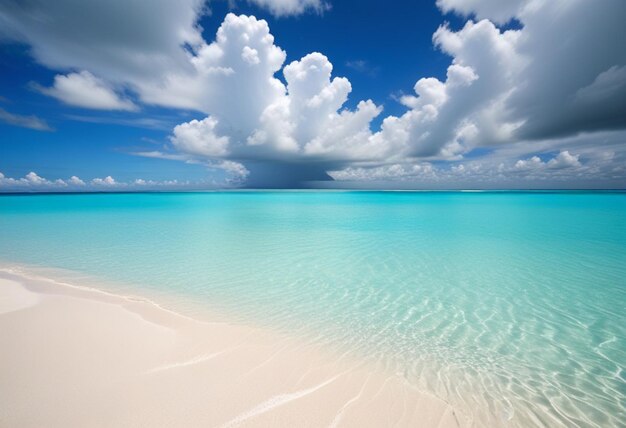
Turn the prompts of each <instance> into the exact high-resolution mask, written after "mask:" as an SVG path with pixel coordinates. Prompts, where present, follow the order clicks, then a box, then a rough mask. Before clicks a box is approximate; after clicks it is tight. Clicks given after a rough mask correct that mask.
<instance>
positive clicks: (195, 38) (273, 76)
mask: <svg viewBox="0 0 626 428" xmlns="http://www.w3.org/2000/svg"><path fill="white" fill-rule="evenodd" d="M625 21H626V2H624V1H623V0H599V1H595V2H590V1H588V0H550V1H548V0H432V1H430V0H429V1H401V2H380V1H375V0H362V1H347V0H343V1H339V0H230V1H227V0H206V1H203V0H180V1H177V2H174V1H171V0H136V1H133V2H128V1H127V0H110V1H108V2H100V1H93V0H92V1H87V0H57V1H55V2H50V1H46V0H29V1H28V2H25V1H22V0H2V1H0V192H12V191H20V192H23V191H136V190H202V189H215V188H218V189H221V188H227V189H229V188H357V189H369V188H372V189H624V188H626V48H625V46H624V40H626V26H624V25H623V22H625Z"/></svg>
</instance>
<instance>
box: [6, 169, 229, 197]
mask: <svg viewBox="0 0 626 428" xmlns="http://www.w3.org/2000/svg"><path fill="white" fill-rule="evenodd" d="M225 168H226V167H225ZM227 184H228V183H227ZM234 184H237V183H232V185H234ZM217 186H220V187H223V186H224V183H218V182H211V181H200V182H191V181H178V180H145V179H142V178H137V179H135V180H130V181H117V180H115V179H114V178H113V177H111V176H106V177H104V178H98V177H96V178H94V179H92V180H89V181H84V180H82V179H80V178H79V177H77V176H75V175H73V176H71V177H70V178H68V179H67V180H63V179H60V178H59V179H55V180H50V179H47V178H44V177H41V176H40V175H38V174H37V173H35V172H32V171H31V172H29V173H28V174H26V175H25V176H24V177H21V178H12V177H7V176H5V175H4V174H3V173H1V172H0V192H72V191H85V190H93V191H99V192H114V191H119V190H125V191H126V190H160V189H203V188H207V187H217Z"/></svg>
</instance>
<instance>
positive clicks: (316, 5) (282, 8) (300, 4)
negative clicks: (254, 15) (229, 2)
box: [248, 0, 330, 17]
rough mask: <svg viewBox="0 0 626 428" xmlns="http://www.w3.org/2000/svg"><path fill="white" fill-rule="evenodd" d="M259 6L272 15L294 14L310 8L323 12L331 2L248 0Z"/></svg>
mask: <svg viewBox="0 0 626 428" xmlns="http://www.w3.org/2000/svg"><path fill="white" fill-rule="evenodd" d="M248 1H249V2H250V3H253V4H256V5H257V6H259V7H263V8H266V9H267V10H269V11H270V12H271V13H272V15H274V16H277V17H281V16H293V15H300V14H302V13H304V12H306V11H308V10H312V11H315V12H317V13H322V12H324V11H325V10H328V9H330V4H329V3H327V2H326V1H324V0H248Z"/></svg>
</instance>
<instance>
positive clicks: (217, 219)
mask: <svg viewBox="0 0 626 428" xmlns="http://www.w3.org/2000/svg"><path fill="white" fill-rule="evenodd" d="M0 259H2V260H7V261H15V262H22V263H31V264H41V265H46V266H52V267H59V268H65V269H71V270H75V271H79V272H85V273H88V274H91V275H96V276H98V277H101V278H103V279H106V280H111V281H119V282H120V284H121V283H124V284H127V285H125V287H131V288H137V289H138V290H139V289H141V290H143V291H145V292H146V293H148V294H149V293H150V292H152V291H154V292H157V291H159V290H160V291H164V290H166V291H168V292H173V293H176V294H177V295H179V296H181V300H180V302H179V304H180V305H181V308H182V309H184V306H185V303H184V302H185V301H186V302H189V306H188V310H189V311H193V310H196V309H197V307H198V306H202V307H205V308H207V309H209V310H218V311H226V312H229V313H231V314H236V316H238V317H241V319H245V320H250V321H254V322H256V323H260V324H262V325H268V326H272V327H275V328H279V329H282V330H285V331H288V332H293V333H294V334H299V335H303V336H305V337H308V338H309V339H310V340H317V341H320V342H321V343H327V344H328V345H329V346H335V347H337V348H339V349H345V350H347V351H350V352H353V353H354V354H355V355H361V356H364V357H366V358H371V359H375V360H377V361H379V362H381V363H383V364H385V365H386V366H388V368H389V369H390V370H393V371H394V372H396V373H398V374H400V375H402V376H405V377H406V378H407V380H408V381H409V382H411V383H413V384H414V385H415V386H416V387H417V388H420V389H427V390H429V391H433V392H434V393H436V394H437V395H438V396H440V397H442V398H444V399H446V400H448V401H449V402H450V403H452V404H453V405H454V406H456V407H457V409H459V412H460V414H461V415H463V416H465V417H468V418H471V419H472V420H473V421H474V425H475V426H551V427H552V426H555V427H558V426H568V427H571V426H581V427H615V426H622V427H623V426H626V425H625V422H624V421H626V369H625V365H626V194H623V193H597V194H594V193H505V192H503V193H410V192H232V193H181V194H98V195H45V196H44V195H37V196H1V197H0ZM137 294H141V293H137ZM191 302H193V304H191Z"/></svg>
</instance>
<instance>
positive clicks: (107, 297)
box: [0, 266, 470, 428]
mask: <svg viewBox="0 0 626 428" xmlns="http://www.w3.org/2000/svg"><path fill="white" fill-rule="evenodd" d="M20 267H21V266H20ZM20 270H21V269H20ZM0 348H1V349H3V352H2V353H0V377H1V378H2V379H3V382H2V384H1V385H0V394H1V395H2V396H3V397H9V398H8V399H6V400H3V403H2V404H0V425H7V426H136V425H147V426H167V425H169V426H172V425H184V426H221V427H230V426H332V427H335V426H348V427H351V426H355V427H365V426H372V427H381V426H392V425H394V426H413V427H441V428H448V427H450V428H451V427H459V426H468V425H470V423H469V421H467V420H465V419H464V415H460V414H459V413H458V411H455V409H453V408H452V407H451V406H450V405H449V404H447V403H446V402H444V401H443V400H441V399H439V398H436V397H434V396H432V395H430V394H427V393H425V392H422V391H418V390H416V389H414V388H413V387H412V386H411V385H410V384H409V383H408V382H407V381H406V380H404V379H403V378H402V377H401V376H398V375H395V374H390V373H387V372H385V370H383V369H381V368H380V367H376V366H374V365H372V364H369V363H367V362H365V361H359V360H355V359H354V358H352V357H349V356H347V355H346V354H343V355H335V354H333V353H331V352H329V350H328V349H325V348H322V347H320V346H319V345H313V344H310V343H307V342H306V341H304V340H301V339H298V338H294V337H290V336H288V335H284V334H282V333H279V332H275V331H271V330H270V329H267V328H258V327H255V326H250V325H243V324H238V323H231V322H229V320H226V319H224V320H220V321H216V322H212V321H200V320H196V319H194V318H190V317H187V316H186V315H184V314H180V313H178V312H174V311H171V310H169V309H166V308H164V307H162V306H160V305H159V304H158V303H156V302H154V301H152V300H149V299H144V298H142V297H135V296H122V295H118V294H115V293H112V292H109V291H105V290H102V289H98V288H93V287H89V286H87V287H86V286H82V285H78V284H71V283H59V282H57V281H55V280H54V279H51V278H46V277H39V276H38V277H37V278H33V277H32V276H31V277H29V276H27V275H25V274H24V273H23V272H22V273H21V274H20V272H18V270H16V269H14V270H13V271H11V269H10V268H2V269H0ZM34 410H36V411H34Z"/></svg>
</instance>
